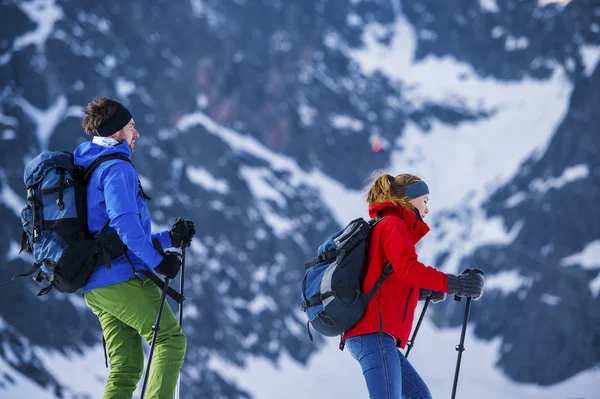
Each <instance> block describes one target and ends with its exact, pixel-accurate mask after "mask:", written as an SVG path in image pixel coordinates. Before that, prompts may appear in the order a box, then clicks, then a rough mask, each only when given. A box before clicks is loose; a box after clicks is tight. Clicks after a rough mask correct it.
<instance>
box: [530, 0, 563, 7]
mask: <svg viewBox="0 0 600 399" xmlns="http://www.w3.org/2000/svg"><path fill="white" fill-rule="evenodd" d="M570 2H571V0H538V6H546V5H549V4H558V5H562V6H564V5H565V4H567V3H570Z"/></svg>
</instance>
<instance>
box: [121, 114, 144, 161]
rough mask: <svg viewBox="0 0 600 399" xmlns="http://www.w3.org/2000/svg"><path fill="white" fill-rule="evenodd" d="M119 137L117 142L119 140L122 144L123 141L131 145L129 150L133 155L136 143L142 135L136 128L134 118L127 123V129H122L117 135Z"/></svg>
mask: <svg viewBox="0 0 600 399" xmlns="http://www.w3.org/2000/svg"><path fill="white" fill-rule="evenodd" d="M117 135H118V138H117V140H119V141H121V142H122V140H126V141H127V144H129V149H130V150H131V153H132V154H133V152H134V147H135V141H136V140H137V138H138V137H140V133H139V132H138V131H137V129H136V128H135V122H134V120H133V118H131V120H130V121H129V123H127V125H125V127H124V128H123V129H121V130H120V131H119V133H117Z"/></svg>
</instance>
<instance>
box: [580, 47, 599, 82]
mask: <svg viewBox="0 0 600 399" xmlns="http://www.w3.org/2000/svg"><path fill="white" fill-rule="evenodd" d="M581 56H582V57H583V65H584V67H585V71H584V74H585V76H590V75H591V74H592V73H593V72H594V70H595V69H596V67H597V66H598V61H599V60H600V47H599V46H589V45H585V46H581Z"/></svg>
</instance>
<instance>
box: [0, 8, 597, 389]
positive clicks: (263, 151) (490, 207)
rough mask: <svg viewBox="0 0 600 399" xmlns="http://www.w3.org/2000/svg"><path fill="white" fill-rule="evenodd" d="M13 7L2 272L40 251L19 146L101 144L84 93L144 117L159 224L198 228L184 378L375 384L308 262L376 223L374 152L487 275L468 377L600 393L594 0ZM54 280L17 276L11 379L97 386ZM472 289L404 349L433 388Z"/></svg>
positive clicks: (77, 312) (434, 248)
mask: <svg viewBox="0 0 600 399" xmlns="http://www.w3.org/2000/svg"><path fill="white" fill-rule="evenodd" d="M0 7H1V8H0V9H1V12H0V32H1V36H0V82H1V83H0V153H1V155H2V156H1V157H0V220H2V221H3V222H2V223H1V224H0V229H1V232H2V234H1V235H0V263H1V264H2V265H3V267H2V268H0V279H1V280H2V281H7V280H9V279H10V278H11V277H12V276H13V275H15V274H18V273H21V272H23V271H25V270H26V269H27V266H28V262H29V259H28V258H27V256H23V255H18V250H19V242H20V235H19V218H18V215H19V213H20V211H21V208H22V207H23V205H24V202H25V198H24V196H25V193H24V189H23V182H22V176H23V166H24V165H25V163H26V162H27V161H28V160H30V159H32V158H33V157H34V156H35V155H36V154H37V153H39V152H40V151H42V150H45V149H52V150H57V149H65V150H72V149H74V148H75V147H76V145H77V144H79V143H80V142H82V141H84V140H87V139H88V138H87V137H86V136H85V135H84V134H83V132H82V129H81V128H80V126H79V121H80V118H81V115H82V114H81V111H80V109H81V107H83V106H85V105H86V104H87V102H89V101H90V100H91V99H92V98H93V97H96V96H100V95H107V96H111V97H116V98H118V99H119V100H121V101H123V102H124V103H125V104H126V105H127V107H128V108H129V109H130V110H131V111H132V113H133V115H134V118H135V120H136V126H137V127H139V130H140V133H141V137H140V140H139V141H138V142H137V145H136V154H135V156H134V163H135V165H136V168H137V170H138V171H139V172H140V174H141V177H142V181H143V184H144V187H145V189H146V191H148V194H149V195H150V196H151V197H152V198H153V199H152V201H151V202H150V210H151V213H152V217H153V221H154V226H155V229H156V230H159V229H161V228H167V227H168V226H169V225H170V224H172V222H173V220H174V219H175V217H176V216H179V215H182V216H184V217H190V218H193V219H194V220H195V221H196V224H197V226H198V229H197V231H198V235H197V239H195V240H194V244H193V246H192V248H191V251H189V259H188V261H187V265H188V269H187V270H186V297H187V298H188V300H187V301H186V302H185V307H184V311H185V327H184V329H185V332H186V334H187V335H188V353H187V357H186V364H185V366H184V370H183V375H182V395H181V397H182V398H197V397H200V396H201V397H207V398H260V399H263V398H264V399H269V398H281V397H289V398H295V397H298V398H299V397H306V396H307V395H310V394H312V396H314V397H321V396H320V395H322V396H323V397H332V395H333V394H334V392H335V391H333V390H332V387H339V386H344V387H345V388H346V389H347V391H346V393H345V396H344V397H348V398H359V397H366V390H365V387H364V384H363V383H362V377H361V375H360V370H359V368H358V366H357V365H356V363H355V362H354V360H353V359H351V357H350V356H349V354H348V353H346V352H343V353H342V352H339V351H337V350H336V349H335V348H336V347H337V343H336V342H335V340H318V341H317V342H316V343H310V342H308V340H307V338H306V332H305V326H304V319H303V314H302V313H301V312H300V311H299V309H298V303H299V290H300V285H299V281H301V278H302V273H303V267H302V266H303V264H304V262H305V261H307V260H309V259H310V258H311V257H312V256H313V254H314V251H315V250H316V248H317V246H318V245H319V244H320V243H321V242H322V241H323V239H324V238H326V236H328V235H329V234H331V232H333V231H335V230H337V229H338V228H339V226H340V225H343V224H345V223H347V222H348V221H350V220H352V219H354V218H356V217H358V216H363V217H366V205H365V204H364V199H363V193H362V191H361V189H362V186H363V184H364V181H365V179H366V178H367V177H368V176H369V174H370V173H371V172H372V171H373V170H374V169H377V168H382V167H384V168H388V169H389V170H390V171H391V172H392V173H403V172H411V173H416V174H419V175H421V176H423V177H424V178H425V180H426V181H427V182H428V184H429V186H430V188H431V190H432V193H431V203H430V208H431V210H432V214H431V216H430V217H431V219H430V220H429V224H430V226H431V228H432V232H431V233H430V234H429V235H428V236H427V237H426V238H425V239H424V240H423V242H422V243H420V244H419V253H420V255H421V260H422V261H424V262H426V263H429V264H432V265H435V266H436V267H439V268H441V269H442V270H444V271H446V272H455V273H456V272H460V271H462V270H463V269H465V268H467V267H478V268H481V269H483V270H484V271H485V272H486V294H485V296H484V297H483V299H482V300H480V301H477V302H475V303H474V304H473V309H472V314H471V323H470V324H469V332H468V336H467V343H466V347H467V351H466V352H465V355H464V357H463V369H462V371H461V381H460V385H459V395H460V397H461V398H481V397H486V398H506V397H511V398H567V397H578V398H588V399H589V398H600V394H598V392H599V388H600V370H599V369H598V364H599V363H600V322H599V321H600V320H599V319H600V314H599V313H598V311H597V309H598V304H599V293H600V260H599V259H600V244H599V243H600V229H599V228H598V227H597V223H594V220H595V219H597V217H598V213H599V211H598V209H597V207H595V206H594V204H595V202H597V200H598V199H600V192H599V189H598V187H600V185H599V184H598V180H599V178H600V177H599V176H600V164H599V162H600V161H599V159H600V158H599V157H598V153H599V146H600V136H599V135H598V133H597V132H596V126H597V125H598V123H599V122H600V113H599V112H598V110H597V106H596V104H598V100H599V98H598V96H599V95H598V92H599V90H600V68H599V67H598V60H599V59H600V4H599V3H598V2H595V1H577V0H574V1H571V2H565V1H535V0H523V1H515V0H480V1H454V0H449V1H445V2H437V1H430V0H426V1H422V0H421V1H414V2H408V1H405V2H400V1H399V0H391V1H383V0H381V1H377V0H371V1H367V0H362V1H359V0H351V1H349V2H341V1H333V0H319V1H315V2H311V3H310V5H309V4H308V3H306V2H304V1H296V0H288V1H286V2H279V1H266V0H265V1H254V2H249V1H243V0H236V1H231V0H229V1H227V0H205V1H199V0H190V1H186V2H167V1H154V2H152V4H151V5H149V3H148V2H144V1H140V0H131V1H128V2H122V3H116V2H114V3H108V4H100V3H97V2H91V1H87V0H83V1H78V2H57V1H54V0H33V1H15V0H12V1H11V0H8V1H4V2H2V3H0ZM38 290H39V287H38V286H37V284H35V283H34V282H32V281H28V280H22V279H20V280H19V279H18V280H16V281H14V282H13V283H11V284H8V285H6V286H5V287H3V288H2V296H3V298H4V300H3V301H1V302H0V370H1V373H0V397H7V398H9V397H10V398H13V397H17V396H26V397H35V398H56V397H59V398H75V397H77V398H83V397H90V398H92V397H98V396H99V395H100V392H101V391H102V386H103V381H104V379H105V378H106V375H107V370H106V369H104V361H103V355H102V351H101V347H100V346H99V345H100V337H101V336H100V329H99V323H98V322H97V320H96V318H95V316H94V315H93V314H92V313H91V312H90V311H89V309H87V306H86V305H85V302H84V301H83V299H82V298H81V296H79V295H60V294H58V293H52V294H51V295H48V296H46V297H36V295H35V294H36V293H37V291H38ZM463 306H464V305H463V302H455V301H452V300H447V301H445V302H444V303H442V304H436V305H435V306H432V307H431V310H429V311H428V313H429V314H428V316H429V317H428V319H427V321H426V323H425V325H424V327H423V328H422V331H421V332H420V333H419V338H418V341H417V343H416V345H415V349H414V351H413V353H412V354H411V361H413V362H414V363H415V365H416V367H417V369H418V370H419V371H420V372H421V373H422V374H423V377H424V378H425V380H426V381H427V382H428V383H429V384H430V386H431V390H432V392H433V394H434V397H444V396H446V395H449V393H450V391H451V385H452V375H453V369H454V364H455V359H456V352H455V351H454V345H456V344H457V343H458V337H459V326H460V322H461V318H462V312H463V309H464V307H463ZM65 331H67V332H68V334H66V333H65ZM292 387H293V388H292ZM284 390H285V391H286V392H288V393H286V394H285V395H284V394H282V392H283V391H284ZM294 395H295V396H294Z"/></svg>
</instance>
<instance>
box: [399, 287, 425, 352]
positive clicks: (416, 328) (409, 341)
mask: <svg viewBox="0 0 600 399" xmlns="http://www.w3.org/2000/svg"><path fill="white" fill-rule="evenodd" d="M429 302H431V295H429V296H428V297H427V300H426V301H425V306H423V310H422V311H421V316H419V321H418V322H417V327H415V332H413V336H412V338H411V339H409V340H408V342H407V343H406V345H407V346H408V348H407V349H406V354H405V355H404V357H405V358H407V359H408V354H409V353H410V350H411V349H412V347H413V345H414V344H415V339H416V338H417V333H418V332H419V327H421V323H422V322H423V317H425V312H426V311H427V306H429Z"/></svg>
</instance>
